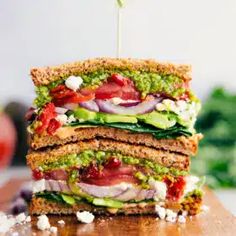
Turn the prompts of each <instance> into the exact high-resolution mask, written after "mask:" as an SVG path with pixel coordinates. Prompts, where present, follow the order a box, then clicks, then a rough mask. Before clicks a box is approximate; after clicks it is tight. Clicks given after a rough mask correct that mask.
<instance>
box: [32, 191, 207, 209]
mask: <svg viewBox="0 0 236 236" xmlns="http://www.w3.org/2000/svg"><path fill="white" fill-rule="evenodd" d="M35 196H36V197H42V198H45V199H47V200H48V201H54V202H58V203H62V204H67V205H70V206H73V205H75V204H79V203H83V202H85V203H89V204H92V205H94V206H101V207H108V208H118V209H119V208H123V207H124V204H125V203H123V202H121V201H118V200H113V199H109V198H93V197H89V198H85V197H83V198H81V197H78V196H76V195H67V194H62V193H56V192H47V191H45V192H39V193H36V194H35ZM192 196H197V197H200V198H202V196H203V192H202V190H201V189H195V190H193V191H192V192H190V193H188V194H187V195H186V196H185V197H184V200H185V201H186V200H188V199H189V198H191V197H192ZM140 202H153V199H147V200H143V201H135V200H131V201H127V202H126V203H140Z"/></svg>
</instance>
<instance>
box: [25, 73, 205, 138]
mask: <svg viewBox="0 0 236 236" xmlns="http://www.w3.org/2000/svg"><path fill="white" fill-rule="evenodd" d="M182 83H183V81H182V80H180V79H179V78H178V77H176V76H173V75H163V76H160V75H157V74H155V73H154V74H153V73H147V72H142V73H141V72H129V73H125V72H119V73H114V72H110V74H108V73H100V72H96V73H93V74H89V75H81V76H77V77H75V76H70V77H69V78H67V79H65V80H58V81H56V82H53V83H51V84H49V85H48V86H41V87H38V88H37V89H36V91H37V95H38V96H37V98H36V100H35V105H36V107H37V109H33V108H32V109H31V110H30V111H29V112H28V114H27V119H28V120H29V121H30V123H31V125H30V127H29V131H30V132H31V133H37V134H45V133H46V134H49V135H54V134H56V131H57V130H58V129H59V128H60V127H62V126H78V127H79V126H85V125H86V126H90V125H91V126H93V125H96V126H103V125H105V126H109V127H118V128H121V129H127V130H130V129H131V130H132V131H135V132H145V130H152V129H153V130H159V131H160V133H161V132H162V131H165V130H175V133H174V134H173V135H176V134H177V135H178V136H180V135H185V136H190V135H192V134H193V133H194V132H195V130H194V128H193V126H194V124H195V121H196V116H197V114H198V112H199V110H200V103H199V101H198V100H197V99H196V98H195V97H194V96H193V95H192V94H191V92H190V90H189V88H188V84H182ZM153 133H154V132H153ZM156 138H158V136H156Z"/></svg>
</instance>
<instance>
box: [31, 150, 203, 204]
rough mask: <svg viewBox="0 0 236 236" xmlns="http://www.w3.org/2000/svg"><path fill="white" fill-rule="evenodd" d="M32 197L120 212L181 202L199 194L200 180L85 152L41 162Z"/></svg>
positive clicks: (127, 158) (132, 160)
mask: <svg viewBox="0 0 236 236" xmlns="http://www.w3.org/2000/svg"><path fill="white" fill-rule="evenodd" d="M33 178H34V180H35V181H34V182H33V192H34V194H35V196H40V197H45V198H53V199H54V200H55V199H57V198H60V199H62V200H63V201H65V203H67V204H71V205H73V204H75V203H76V202H77V201H87V202H88V203H90V204H93V205H96V206H99V205H100V206H106V207H113V208H122V207H123V206H124V203H129V202H142V201H144V202H145V201H165V200H168V201H173V202H180V201H182V200H183V199H184V198H185V197H186V196H187V195H188V194H190V193H192V192H193V191H200V190H199V188H200V187H201V185H202V180H201V179H199V178H197V177H195V176H187V172H186V171H183V170H178V169H176V168H171V167H170V168H166V167H164V166H161V165H159V164H156V163H155V162H154V161H150V160H147V159H142V158H135V157H130V156H123V155H121V154H120V153H114V152H104V151H91V150H86V151H84V152H81V153H80V154H74V155H67V156H63V157H60V158H58V159H57V161H56V162H50V161H49V162H44V163H43V162H42V164H41V165H40V164H39V165H38V168H37V169H34V170H33Z"/></svg>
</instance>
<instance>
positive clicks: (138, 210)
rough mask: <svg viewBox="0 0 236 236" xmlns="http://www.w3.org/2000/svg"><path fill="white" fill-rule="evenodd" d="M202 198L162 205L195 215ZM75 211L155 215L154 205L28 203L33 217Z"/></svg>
mask: <svg viewBox="0 0 236 236" xmlns="http://www.w3.org/2000/svg"><path fill="white" fill-rule="evenodd" d="M201 204H202V198H201V197H200V196H195V195H193V196H191V197H189V198H188V199H186V200H184V201H183V202H182V203H173V202H172V203H170V202H166V203H164V207H166V208H169V209H172V210H174V211H176V212H181V211H185V210H187V211H188V214H189V215H196V214H197V213H199V212H200V207H201ZM77 211H89V212H91V213H93V214H95V215H118V214H125V215H143V214H156V211H155V203H153V202H149V203H141V204H134V203H130V204H126V205H125V207H124V208H121V209H118V210H116V209H109V208H106V207H96V206H93V205H90V204H87V203H79V204H76V205H73V206H69V205H66V204H63V203H58V202H55V201H49V200H46V199H44V198H42V197H33V198H32V201H31V203H30V207H29V212H30V214H33V215H41V214H57V215H71V214H74V213H76V212H77Z"/></svg>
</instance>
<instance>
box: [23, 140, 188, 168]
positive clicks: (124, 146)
mask: <svg viewBox="0 0 236 236" xmlns="http://www.w3.org/2000/svg"><path fill="white" fill-rule="evenodd" d="M85 150H95V151H98V150H103V151H112V152H118V153H121V154H123V155H127V156H133V157H137V158H146V159H149V160H152V161H154V162H156V163H159V164H160V165H163V166H166V167H174V168H176V169H180V170H188V169H189V164H190V161H189V156H185V155H182V154H178V153H172V152H169V151H163V150H157V149H154V148H151V147H146V146H142V145H131V144H128V143H124V142H118V141H113V140H109V139H93V140H89V141H79V142H76V143H69V144H65V145H63V146H58V147H56V148H47V149H45V150H43V151H32V150H31V151H29V153H28V155H27V157H26V159H27V165H28V166H29V167H30V168H31V169H36V168H37V167H38V166H40V165H42V163H47V162H56V161H57V160H58V158H59V157H62V156H64V155H68V154H78V153H81V152H82V151H85Z"/></svg>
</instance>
